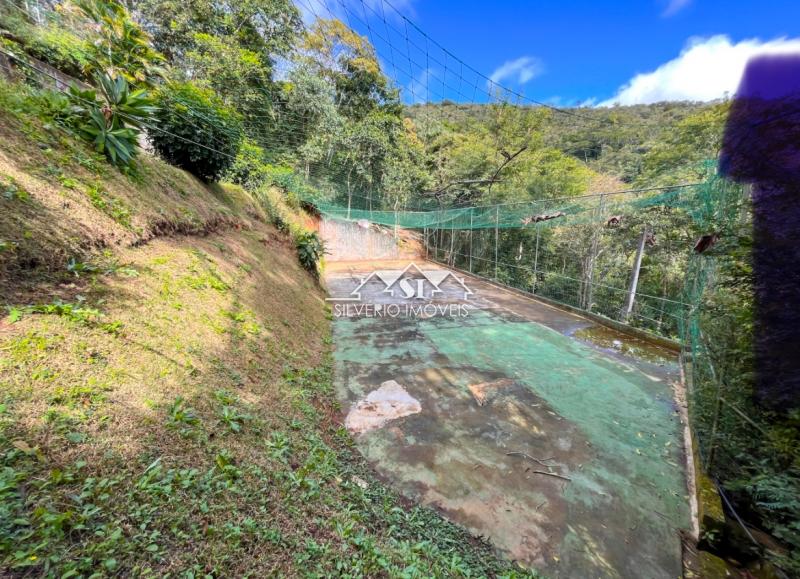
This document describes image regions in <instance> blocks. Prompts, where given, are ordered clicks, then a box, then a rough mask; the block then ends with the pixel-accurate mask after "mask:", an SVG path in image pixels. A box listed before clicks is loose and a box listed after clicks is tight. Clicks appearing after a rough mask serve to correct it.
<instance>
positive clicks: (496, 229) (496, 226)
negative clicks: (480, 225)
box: [494, 205, 500, 281]
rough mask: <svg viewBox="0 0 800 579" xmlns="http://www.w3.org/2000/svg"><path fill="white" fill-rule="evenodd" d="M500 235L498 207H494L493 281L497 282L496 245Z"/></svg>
mask: <svg viewBox="0 0 800 579" xmlns="http://www.w3.org/2000/svg"><path fill="white" fill-rule="evenodd" d="M499 234H500V206H499V205H495V213H494V281H497V244H498V236H499Z"/></svg>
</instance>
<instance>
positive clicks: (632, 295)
mask: <svg viewBox="0 0 800 579" xmlns="http://www.w3.org/2000/svg"><path fill="white" fill-rule="evenodd" d="M649 233H650V228H649V226H647V225H645V226H644V231H642V238H641V239H640V240H639V248H638V249H637V250H636V261H634V263H633V272H632V273H631V285H630V288H629V289H628V299H627V300H625V307H624V308H623V309H622V321H623V322H627V321H628V316H630V315H631V312H632V311H633V304H634V302H635V301H636V287H637V286H638V285H639V270H641V269H642V257H643V256H644V244H645V243H646V242H647V236H648V234H649Z"/></svg>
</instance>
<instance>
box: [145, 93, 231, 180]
mask: <svg viewBox="0 0 800 579" xmlns="http://www.w3.org/2000/svg"><path fill="white" fill-rule="evenodd" d="M158 104H159V112H158V113H157V114H156V118H157V121H158V122H157V128H156V129H154V130H153V131H152V132H151V134H150V141H151V142H152V143H153V147H154V148H155V149H156V151H158V152H159V154H160V155H161V156H162V157H163V158H164V159H165V160H166V161H168V162H169V163H171V164H173V165H175V166H177V167H181V168H183V169H186V170H187V171H189V172H190V173H193V174H194V175H197V176H198V177H200V178H201V179H203V180H204V181H216V180H218V179H219V177H220V176H221V175H222V174H223V173H224V172H225V171H226V170H227V169H228V168H229V167H230V166H231V165H232V164H233V161H234V159H235V158H236V155H237V154H238V152H239V148H240V146H241V143H242V124H241V120H240V119H239V116H238V115H237V114H236V113H235V112H233V111H231V110H230V109H228V108H226V107H225V105H224V104H223V103H222V101H221V100H220V99H219V97H218V96H217V95H216V94H214V93H213V92H212V91H210V90H207V89H201V88H199V87H197V86H195V85H193V84H191V83H173V84H169V85H167V86H165V87H164V88H162V89H161V91H160V92H159V96H158Z"/></svg>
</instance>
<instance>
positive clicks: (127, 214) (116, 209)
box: [86, 184, 131, 228]
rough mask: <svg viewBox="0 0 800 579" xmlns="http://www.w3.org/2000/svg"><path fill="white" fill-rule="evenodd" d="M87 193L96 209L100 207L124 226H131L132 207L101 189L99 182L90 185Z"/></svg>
mask: <svg viewBox="0 0 800 579" xmlns="http://www.w3.org/2000/svg"><path fill="white" fill-rule="evenodd" d="M86 195H87V196H88V197H89V201H91V203H92V206H93V207H94V208H95V209H99V210H100V211H102V212H103V213H105V214H106V215H108V216H109V217H111V219H113V220H114V221H116V222H117V223H119V224H120V225H122V226H123V227H127V228H130V227H131V211H130V209H128V207H127V206H126V205H125V203H123V202H122V201H121V200H120V199H117V198H116V197H114V196H112V195H111V194H109V193H107V192H106V191H104V190H103V189H101V188H100V185H99V184H95V185H90V186H89V187H88V188H87V189H86Z"/></svg>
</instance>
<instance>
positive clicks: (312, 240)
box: [294, 231, 325, 274]
mask: <svg viewBox="0 0 800 579" xmlns="http://www.w3.org/2000/svg"><path fill="white" fill-rule="evenodd" d="M294 243H295V247H297V257H298V259H299V260H300V265H302V266H303V267H304V268H306V269H307V270H308V271H310V272H312V273H314V274H317V273H318V269H317V264H318V263H319V261H320V260H321V259H322V256H323V254H324V253H325V247H324V246H323V244H322V240H321V239H320V238H319V235H318V234H317V232H316V231H301V232H299V233H297V234H295V238H294Z"/></svg>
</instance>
